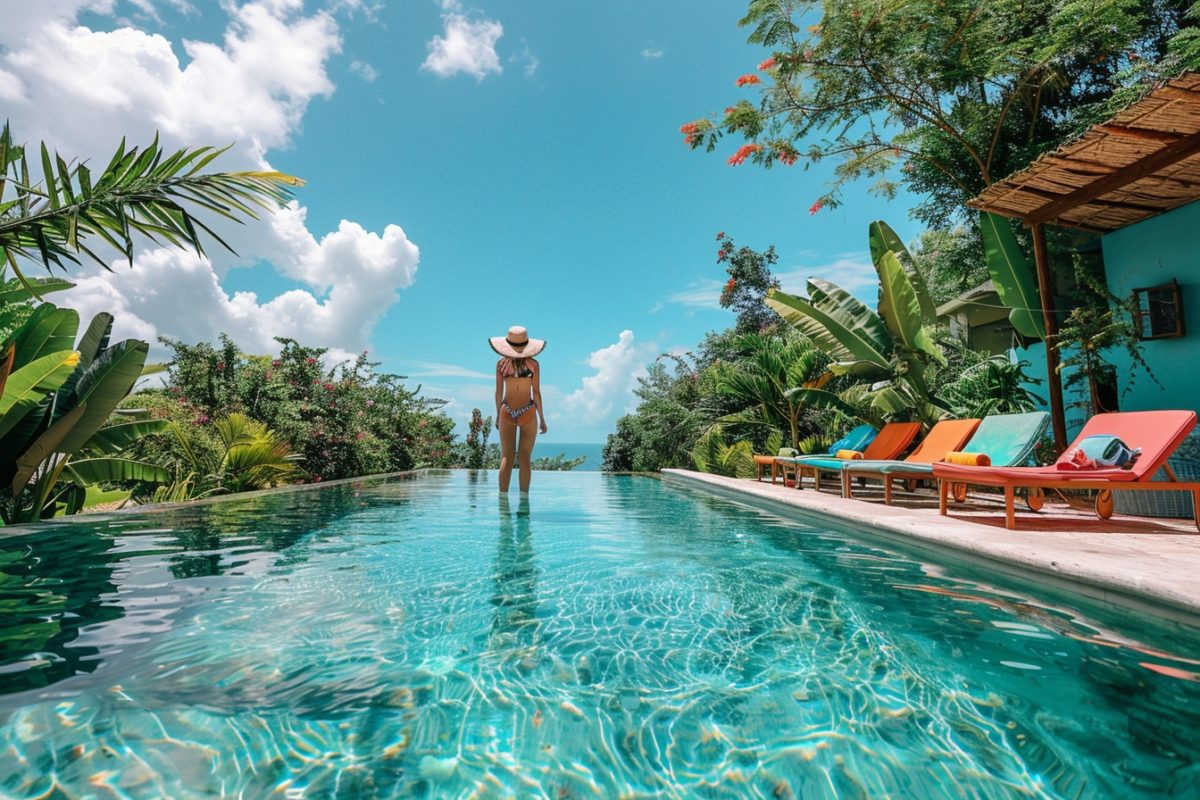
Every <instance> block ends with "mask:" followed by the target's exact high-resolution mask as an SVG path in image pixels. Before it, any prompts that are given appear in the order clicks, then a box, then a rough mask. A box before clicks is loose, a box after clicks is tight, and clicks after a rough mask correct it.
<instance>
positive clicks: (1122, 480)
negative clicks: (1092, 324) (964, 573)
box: [933, 411, 1200, 529]
mask: <svg viewBox="0 0 1200 800" xmlns="http://www.w3.org/2000/svg"><path fill="white" fill-rule="evenodd" d="M1194 427H1196V412H1194V411H1124V412H1119V413H1116V414H1097V415H1096V416H1094V417H1092V418H1091V419H1090V420H1088V423H1087V424H1086V425H1084V426H1083V430H1082V431H1080V432H1079V435H1078V436H1077V437H1075V441H1074V442H1073V443H1072V444H1071V447H1070V448H1067V451H1068V452H1070V450H1071V449H1072V448H1074V447H1076V446H1078V445H1079V443H1080V442H1082V441H1083V440H1084V439H1086V438H1087V437H1089V436H1100V435H1109V436H1116V437H1117V438H1119V439H1121V441H1123V442H1125V443H1126V444H1127V445H1129V446H1130V447H1135V448H1137V447H1140V448H1141V450H1142V453H1141V455H1140V456H1139V457H1138V459H1137V461H1136V462H1134V465H1133V467H1132V468H1131V469H1118V468H1115V467H1114V468H1103V469H1090V470H1077V471H1072V470H1060V469H1058V468H1057V467H1056V466H1055V465H1051V466H1049V467H970V466H962V465H958V464H935V465H934V466H933V475H934V477H935V478H937V479H938V498H939V507H940V510H941V513H942V514H943V515H944V514H945V513H946V511H947V505H948V503H949V495H950V491H951V488H952V487H953V488H954V494H955V499H956V500H959V501H961V500H962V499H964V498H965V496H966V492H965V488H966V486H967V485H975V486H995V487H997V488H1000V489H1003V490H1004V517H1005V519H1004V522H1005V527H1007V528H1010V529H1011V528H1014V527H1016V513H1015V509H1014V503H1015V498H1016V490H1017V489H1018V488H1024V489H1028V490H1029V496H1028V497H1027V498H1026V502H1027V503H1028V505H1029V507H1030V508H1031V509H1032V510H1034V511H1037V510H1039V509H1040V508H1041V507H1042V503H1043V502H1044V497H1045V495H1044V492H1045V490H1046V489H1097V490H1099V491H1098V493H1097V495H1096V515H1097V516H1098V517H1100V518H1101V519H1108V518H1109V517H1111V516H1112V513H1113V501H1112V490H1113V489H1119V490H1121V491H1125V490H1127V489H1128V490H1138V489H1140V490H1145V491H1160V492H1161V491H1168V490H1171V491H1180V490H1182V491H1189V492H1191V493H1192V507H1193V516H1194V518H1195V522H1196V527H1197V529H1200V483H1183V482H1180V481H1179V480H1178V479H1177V478H1176V477H1175V473H1174V472H1173V471H1172V470H1171V467H1170V466H1169V465H1168V464H1167V457H1168V456H1170V455H1171V453H1173V452H1174V451H1175V448H1177V447H1179V445H1180V443H1182V442H1183V440H1184V439H1186V438H1187V435H1188V434H1189V433H1191V432H1192V428H1194ZM1059 460H1060V461H1061V460H1062V458H1061V457H1060V458H1059ZM1159 469H1165V470H1166V472H1167V477H1169V478H1170V480H1169V481H1155V480H1153V478H1154V475H1155V473H1157V472H1158V471H1159ZM959 487H961V488H959Z"/></svg>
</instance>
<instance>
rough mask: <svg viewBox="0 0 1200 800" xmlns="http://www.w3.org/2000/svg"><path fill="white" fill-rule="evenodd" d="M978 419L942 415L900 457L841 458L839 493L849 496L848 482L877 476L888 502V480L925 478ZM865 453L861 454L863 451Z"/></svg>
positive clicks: (967, 435)
mask: <svg viewBox="0 0 1200 800" xmlns="http://www.w3.org/2000/svg"><path fill="white" fill-rule="evenodd" d="M979 423H980V420H978V419H944V420H942V421H941V422H939V423H937V424H936V425H934V426H933V427H932V428H930V429H929V433H928V434H926V436H925V438H924V439H922V440H921V443H920V444H919V445H917V448H916V449H915V450H913V451H912V453H911V454H910V455H909V456H908V457H907V458H905V459H904V460H902V461H898V460H892V459H882V460H869V459H867V458H865V457H864V458H863V459H862V460H858V461H845V462H843V466H842V497H852V496H853V491H852V489H851V485H852V482H853V480H854V479H855V478H860V479H862V480H870V479H878V480H882V481H883V501H884V502H885V503H887V504H888V505H891V504H892V481H894V480H896V479H897V478H899V479H901V480H907V481H918V480H921V479H922V478H928V477H929V476H930V473H932V472H933V464H934V462H936V461H941V460H942V459H943V458H945V457H946V454H947V453H951V452H953V451H955V450H961V449H962V446H963V445H964V444H965V443H966V442H967V440H968V439H970V438H971V435H972V434H974V433H975V429H976V428H978V427H979ZM864 455H865V454H864Z"/></svg>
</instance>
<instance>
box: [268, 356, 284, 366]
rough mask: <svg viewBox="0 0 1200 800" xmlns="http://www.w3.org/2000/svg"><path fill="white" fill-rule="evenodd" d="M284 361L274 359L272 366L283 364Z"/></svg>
mask: <svg viewBox="0 0 1200 800" xmlns="http://www.w3.org/2000/svg"><path fill="white" fill-rule="evenodd" d="M282 363H283V362H282V361H280V360H279V359H278V358H277V359H275V360H274V361H272V362H271V366H272V367H278V366H279V365H280V364H282Z"/></svg>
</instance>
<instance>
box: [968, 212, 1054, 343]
mask: <svg viewBox="0 0 1200 800" xmlns="http://www.w3.org/2000/svg"><path fill="white" fill-rule="evenodd" d="M979 229H980V233H981V236H982V240H983V252H984V257H985V258H986V259H987V266H988V274H989V275H991V278H992V283H993V285H995V287H996V294H997V295H999V296H1000V302H1002V303H1004V305H1006V306H1008V307H1009V308H1011V309H1012V311H1010V312H1009V314H1008V321H1009V322H1011V323H1012V326H1013V330H1015V331H1016V332H1017V333H1019V334H1020V335H1021V336H1024V337H1026V338H1027V339H1045V338H1046V320H1045V318H1044V317H1043V316H1042V312H1041V308H1042V298H1041V294H1040V292H1039V291H1038V286H1037V278H1036V277H1035V274H1034V267H1033V265H1032V264H1030V263H1029V259H1028V258H1026V257H1025V251H1024V250H1023V249H1022V248H1021V246H1020V245H1018V244H1017V240H1016V237H1014V236H1013V232H1012V223H1011V222H1009V221H1008V220H1007V219H1005V218H1004V217H1001V216H998V215H996V214H991V213H988V212H987V211H981V212H980V214H979Z"/></svg>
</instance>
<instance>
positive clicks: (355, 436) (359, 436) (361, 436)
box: [354, 431, 367, 442]
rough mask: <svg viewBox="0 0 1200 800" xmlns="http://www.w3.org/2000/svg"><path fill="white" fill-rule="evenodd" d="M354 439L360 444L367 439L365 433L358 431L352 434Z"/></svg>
mask: <svg viewBox="0 0 1200 800" xmlns="http://www.w3.org/2000/svg"><path fill="white" fill-rule="evenodd" d="M354 438H355V439H357V440H358V441H360V442H361V441H362V440H363V439H365V438H367V432H366V431H359V432H358V433H356V434H354Z"/></svg>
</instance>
